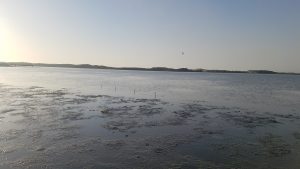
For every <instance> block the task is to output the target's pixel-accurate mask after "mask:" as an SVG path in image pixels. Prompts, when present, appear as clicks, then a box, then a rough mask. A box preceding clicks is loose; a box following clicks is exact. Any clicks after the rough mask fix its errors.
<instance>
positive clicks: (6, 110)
mask: <svg viewBox="0 0 300 169" xmlns="http://www.w3.org/2000/svg"><path fill="white" fill-rule="evenodd" d="M16 110H17V109H3V110H0V114H6V113H9V112H13V111H16Z"/></svg>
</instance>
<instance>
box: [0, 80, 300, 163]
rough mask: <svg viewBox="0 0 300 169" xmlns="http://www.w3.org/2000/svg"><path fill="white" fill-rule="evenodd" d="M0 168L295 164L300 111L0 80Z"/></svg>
mask: <svg viewBox="0 0 300 169" xmlns="http://www.w3.org/2000/svg"><path fill="white" fill-rule="evenodd" d="M0 105H1V107H0V152H1V154H0V168H70V169H71V168H176V169H177V168H178V169H179V168H187V169H192V168H195V169H196V168H201V169H202V168H203V169H206V168H210V169H215V168H216V169H219V168H220V169H221V168H222V169H223V168H225V169H226V168H245V169H247V168H262V169H267V168H282V169H283V168H284V169H285V168H290V169H296V168H300V160H299V159H300V130H299V128H300V114H299V112H297V110H296V111H294V113H288V114H287V113H284V112H283V113H282V114H278V113H273V112H256V111H251V110H245V109H241V108H238V107H220V106H212V105H209V104H208V103H207V102H205V101H193V102H190V103H171V102H165V101H162V100H159V99H141V98H131V97H130V98H129V97H128V98H127V97H113V96H108V95H83V94H81V93H71V92H69V91H68V90H66V89H62V90H56V91H53V90H48V89H45V88H41V87H35V86H33V87H30V88H15V87H13V86H5V85H3V84H2V85H0Z"/></svg>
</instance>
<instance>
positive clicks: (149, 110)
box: [137, 105, 162, 116]
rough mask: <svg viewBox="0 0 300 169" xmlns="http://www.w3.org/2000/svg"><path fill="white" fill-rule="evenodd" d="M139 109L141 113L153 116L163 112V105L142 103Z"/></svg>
mask: <svg viewBox="0 0 300 169" xmlns="http://www.w3.org/2000/svg"><path fill="white" fill-rule="evenodd" d="M137 111H138V113H139V114H141V115H147V116H151V115H154V114H160V113H162V108H161V107H153V106H151V105H140V106H139V108H138V110H137Z"/></svg>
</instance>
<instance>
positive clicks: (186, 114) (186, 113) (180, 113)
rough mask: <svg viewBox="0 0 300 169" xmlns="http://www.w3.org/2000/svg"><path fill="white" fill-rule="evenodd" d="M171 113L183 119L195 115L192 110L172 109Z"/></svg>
mask: <svg viewBox="0 0 300 169" xmlns="http://www.w3.org/2000/svg"><path fill="white" fill-rule="evenodd" d="M173 113H174V114H176V115H177V116H178V117H179V118H183V119H186V118H189V117H194V116H195V115H194V114H193V113H192V112H190V111H185V110H181V111H173Z"/></svg>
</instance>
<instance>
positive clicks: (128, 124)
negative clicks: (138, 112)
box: [103, 120, 139, 132]
mask: <svg viewBox="0 0 300 169" xmlns="http://www.w3.org/2000/svg"><path fill="white" fill-rule="evenodd" d="M103 127H104V128H106V129H109V130H117V131H121V132H124V131H127V130H129V129H132V128H136V127H139V124H138V123H137V122H136V121H127V120H126V121H125V120H120V121H109V122H107V123H106V124H105V125H103Z"/></svg>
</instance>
